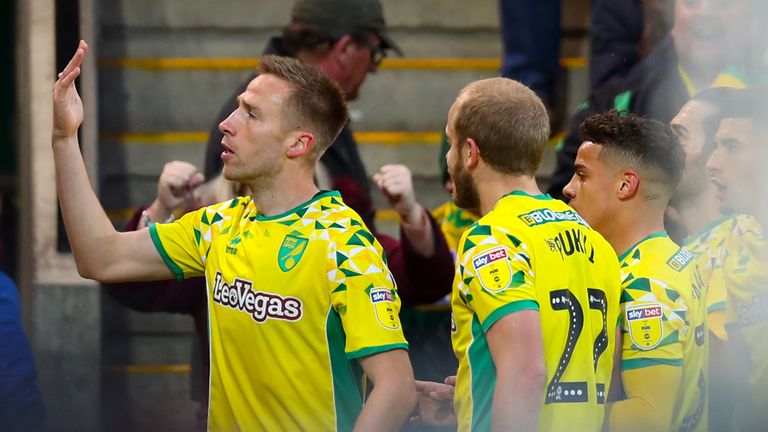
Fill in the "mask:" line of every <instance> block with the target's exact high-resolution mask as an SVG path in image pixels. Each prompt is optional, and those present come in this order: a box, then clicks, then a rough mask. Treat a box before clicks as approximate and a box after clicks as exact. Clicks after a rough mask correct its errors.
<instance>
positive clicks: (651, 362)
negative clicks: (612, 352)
mask: <svg viewBox="0 0 768 432" xmlns="http://www.w3.org/2000/svg"><path fill="white" fill-rule="evenodd" d="M662 365H665V366H682V365H683V359H660V358H654V359H650V358H648V359H645V358H643V359H629V360H622V361H621V370H623V371H625V370H632V369H641V368H644V367H649V366H662Z"/></svg>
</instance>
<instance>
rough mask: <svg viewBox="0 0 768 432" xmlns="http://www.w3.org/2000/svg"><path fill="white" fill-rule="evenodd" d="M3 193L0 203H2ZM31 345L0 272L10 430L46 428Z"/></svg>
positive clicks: (3, 402)
mask: <svg viewBox="0 0 768 432" xmlns="http://www.w3.org/2000/svg"><path fill="white" fill-rule="evenodd" d="M2 201H3V200H2V196H0V207H2ZM36 379H37V370H36V368H35V359H34V357H33V356H32V349H31V348H30V346H29V341H28V340H27V336H26V335H25V334H24V328H23V327H22V324H21V306H20V304H19V293H18V291H17V290H16V285H15V284H14V283H13V281H12V280H11V278H9V277H8V275H6V274H5V273H3V272H0V428H1V429H2V430H4V431H9V432H38V431H42V430H44V429H45V406H44V404H43V395H42V394H41V393H40V390H39V389H38V387H37V382H36Z"/></svg>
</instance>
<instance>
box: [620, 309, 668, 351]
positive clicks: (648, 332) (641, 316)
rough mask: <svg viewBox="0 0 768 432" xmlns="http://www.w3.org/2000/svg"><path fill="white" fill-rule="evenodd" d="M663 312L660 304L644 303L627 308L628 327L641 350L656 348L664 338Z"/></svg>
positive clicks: (630, 334)
mask: <svg viewBox="0 0 768 432" xmlns="http://www.w3.org/2000/svg"><path fill="white" fill-rule="evenodd" d="M663 315H664V314H663V312H662V310H661V305H659V304H654V303H651V304H644V305H639V306H630V307H629V308H627V315H626V318H627V328H628V331H629V337H630V339H631V340H632V343H634V344H635V346H637V347H638V348H639V349H641V350H644V351H645V350H650V349H653V348H656V346H658V345H659V343H661V340H662V339H663V338H664V327H663V326H662V322H661V320H662V317H663Z"/></svg>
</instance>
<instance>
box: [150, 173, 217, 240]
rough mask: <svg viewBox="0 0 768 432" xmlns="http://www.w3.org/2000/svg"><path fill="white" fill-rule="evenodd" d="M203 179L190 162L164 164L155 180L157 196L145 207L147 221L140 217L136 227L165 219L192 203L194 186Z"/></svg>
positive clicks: (199, 183)
mask: <svg viewBox="0 0 768 432" xmlns="http://www.w3.org/2000/svg"><path fill="white" fill-rule="evenodd" d="M204 180H205V178H204V177H203V175H202V174H200V173H199V172H197V168H196V167H195V166H194V165H192V164H191V163H187V162H182V161H173V162H168V163H167V164H165V166H164V167H163V172H162V173H161V174H160V179H159V180H158V181H157V197H156V198H155V201H154V202H152V204H151V205H150V206H149V207H148V208H147V209H146V212H147V213H146V214H147V218H148V219H149V221H147V220H146V219H145V218H140V219H139V224H138V226H137V227H138V229H141V228H144V227H145V226H146V223H147V222H163V221H166V220H168V219H169V218H170V217H171V215H173V212H174V211H176V210H181V209H185V208H188V207H189V206H190V205H193V204H194V203H193V199H194V191H195V188H196V187H198V186H199V185H201V184H202V183H203V181H204ZM196 207H199V206H196Z"/></svg>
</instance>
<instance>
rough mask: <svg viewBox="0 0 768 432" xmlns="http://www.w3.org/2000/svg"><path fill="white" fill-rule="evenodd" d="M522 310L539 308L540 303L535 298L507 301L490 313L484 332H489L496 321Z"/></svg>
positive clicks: (484, 325) (484, 324) (483, 326)
mask: <svg viewBox="0 0 768 432" xmlns="http://www.w3.org/2000/svg"><path fill="white" fill-rule="evenodd" d="M521 310H539V304H538V303H536V302H535V301H533V300H518V301H516V302H512V303H507V304H505V305H503V306H499V307H498V308H497V309H496V310H495V311H493V312H491V314H490V315H488V318H486V319H485V322H484V323H483V325H482V328H483V333H485V332H487V331H488V329H489V328H491V326H492V325H494V324H495V323H496V321H498V320H500V319H501V318H503V317H505V316H507V315H509V314H511V313H514V312H518V311H521Z"/></svg>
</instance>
